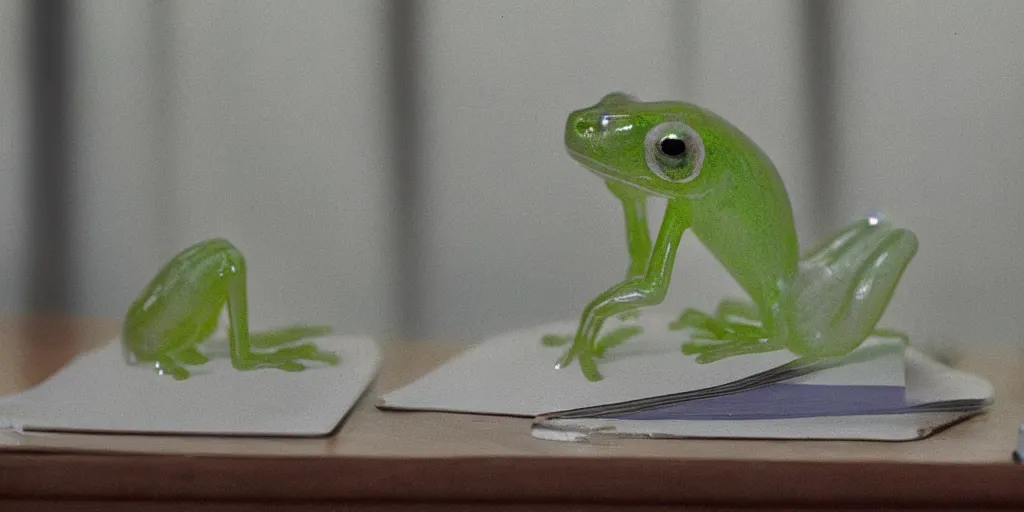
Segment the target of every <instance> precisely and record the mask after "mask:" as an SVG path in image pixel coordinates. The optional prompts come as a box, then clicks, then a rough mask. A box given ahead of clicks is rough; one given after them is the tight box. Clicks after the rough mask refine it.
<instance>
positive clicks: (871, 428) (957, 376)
mask: <svg viewBox="0 0 1024 512" xmlns="http://www.w3.org/2000/svg"><path fill="white" fill-rule="evenodd" d="M671 320H672V318H671V317H667V316H663V315H651V314H648V315H645V316H644V317H641V319H639V320H635V321H631V322H630V323H629V324H630V325H641V326H642V327H643V329H644V331H643V333H642V334H641V335H639V336H637V337H635V338H633V339H631V340H630V341H628V342H627V343H625V344H623V345H619V346H617V347H615V348H613V349H612V350H610V351H609V352H608V353H607V354H606V356H605V358H603V359H601V360H599V369H600V370H601V373H602V374H603V376H604V379H603V380H601V381H598V382H590V381H588V380H586V379H585V378H584V377H583V375H582V373H581V372H580V369H579V367H578V365H575V364H574V365H572V366H570V367H568V368H565V369H561V370H559V369H555V367H554V364H555V361H556V360H557V359H558V356H559V355H561V354H562V352H563V351H564V350H565V347H545V346H543V345H541V343H540V339H541V337H543V336H544V335H546V334H564V333H571V332H572V331H573V327H574V326H575V320H565V321H561V322H553V323H550V324H546V325H541V326H537V327H531V328H526V329H519V330H515V331H511V332H507V333H503V334H500V335H497V336H494V337H492V338H490V339H487V340H484V341H483V342H481V343H479V344H477V345H476V346H473V347H471V348H470V349H469V350H467V351H466V352H464V353H463V354H460V355H459V356H457V357H456V358H454V359H452V360H451V361H448V362H447V363H445V364H443V365H441V366H439V367H438V368H436V369H435V370H433V371H432V372H430V373H428V374H426V375H424V376H423V377H421V378H419V379H417V380H416V381H414V382H412V383H410V384H408V385H407V386H405V387H403V388H400V389H398V390H395V391H392V392H390V393H387V394H385V395H383V396H382V397H381V399H380V401H379V403H378V407H380V408H382V409H394V410H432V411H447V412H456V413H474V414H498V415H512V416H526V417H533V418H535V420H534V427H533V434H534V435H535V436H536V437H541V438H545V439H559V440H575V441H579V440H583V439H587V438H589V437H592V436H595V435H601V436H632V437H635V436H640V437H728V438H735V437H745V438H772V439H792V438H824V439H840V438H843V439H877V440H894V439H912V438H919V437H923V436H926V435H929V434H930V433H932V432H934V431H936V430H938V429H940V428H943V427H945V426H948V425H950V424H952V423H954V422H956V421H958V420H960V419H962V418H964V417H969V416H971V415H974V414H977V413H978V412H981V411H982V410H983V409H984V407H986V406H987V405H989V404H991V402H992V399H993V396H992V395H993V391H992V387H991V385H990V384H989V383H988V382H986V381H985V380H984V379H981V378H979V377H976V376H973V375H968V374H965V373H962V372H957V371H953V370H951V369H949V368H947V367H945V366H943V365H941V364H939V363H938V362H936V361H934V360H932V359H930V358H928V357H927V356H925V355H924V354H923V353H921V352H919V351H917V350H914V349H905V347H904V345H903V344H902V343H901V342H899V341H898V340H894V339H885V338H872V339H869V340H868V341H867V342H865V343H864V344H863V345H862V346H861V347H860V348H859V349H858V350H856V351H854V352H853V353H851V354H849V355H848V356H846V357H843V358H836V359H832V360H825V361H809V360H806V359H802V358H800V357H798V356H796V355H794V354H792V353H790V352H788V351H785V350H781V351H776V352H768V353H763V354H749V355H743V356H736V357H732V358H727V359H723V360H721V361H718V362H714V363H710V364H697V363H696V362H695V361H694V359H693V357H692V356H686V355H684V354H682V352H681V350H680V346H681V344H682V343H683V341H685V339H686V333H684V332H677V331H671V330H669V329H668V324H669V323H670V321H671ZM619 325H625V324H620V323H619V322H618V321H617V320H616V321H611V322H609V325H608V327H607V329H608V330H610V329H614V328H615V327H617V326H619Z"/></svg>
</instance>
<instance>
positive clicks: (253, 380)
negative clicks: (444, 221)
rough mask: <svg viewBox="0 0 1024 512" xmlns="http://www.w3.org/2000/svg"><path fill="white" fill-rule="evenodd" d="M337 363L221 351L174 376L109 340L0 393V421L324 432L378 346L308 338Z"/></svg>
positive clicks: (57, 428) (362, 385) (374, 362)
mask: <svg viewBox="0 0 1024 512" xmlns="http://www.w3.org/2000/svg"><path fill="white" fill-rule="evenodd" d="M308 341H311V342H314V343H316V344H317V345H319V346H320V347H322V348H324V349H326V350H333V351H335V352H336V353H337V354H338V355H339V356H340V357H341V362H340V363H339V364H338V365H337V366H327V365H323V364H320V365H319V366H313V364H317V363H313V364H311V365H310V367H309V368H307V369H306V370H305V371H301V372H286V371H281V370H277V369H258V370H249V371H238V370H235V369H234V368H232V367H231V361H230V360H229V359H227V358H226V357H218V358H215V359H212V360H211V361H210V362H208V363H206V364H204V365H202V366H195V367H189V370H190V371H191V372H192V376H191V377H190V378H188V379H185V380H182V381H175V380H174V379H172V378H171V377H169V376H162V375H157V374H156V373H155V372H154V371H153V369H152V367H149V366H144V365H138V366H129V365H128V364H126V363H125V361H124V359H123V357H122V349H121V342H120V340H118V339H115V340H113V341H111V342H110V343H108V344H106V345H104V346H103V347H101V348H99V349H96V350H93V351H90V352H86V353H83V354H81V355H79V356H78V357H77V358H75V359H74V360H73V361H72V362H71V363H69V364H68V365H67V366H65V367H64V368H63V369H61V370H60V371H59V372H57V373H56V374H54V375H53V376H52V377H50V378H49V379H47V380H46V381H44V382H43V383H41V384H40V385H38V386H36V387H35V388H32V389H30V390H27V391H25V392H23V393H21V394H18V395H14V396H11V397H5V398H4V400H2V401H0V427H6V428H11V429H15V430H19V431H24V432H31V431H51V432H95V433H148V434H205V435H258V436H322V435H327V434H330V433H331V432H332V431H333V430H334V429H335V428H336V427H337V426H338V425H339V423H340V422H341V420H342V419H343V418H344V417H345V415H346V414H347V413H348V411H349V410H350V409H351V408H352V407H353V406H354V405H355V404H356V402H357V401H358V400H359V398H360V397H361V396H362V394H363V393H364V392H365V391H366V389H367V388H368V387H369V385H370V383H371V382H372V381H373V379H374V377H375V376H376V374H377V371H378V369H379V367H380V363H381V354H380V351H379V347H378V346H377V344H376V342H375V341H374V340H372V339H369V338H364V337H339V336H325V337H322V338H312V339H310V340H308Z"/></svg>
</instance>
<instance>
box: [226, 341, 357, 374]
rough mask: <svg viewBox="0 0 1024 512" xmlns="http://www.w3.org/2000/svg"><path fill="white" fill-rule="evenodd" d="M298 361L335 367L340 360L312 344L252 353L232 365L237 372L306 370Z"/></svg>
mask: <svg viewBox="0 0 1024 512" xmlns="http://www.w3.org/2000/svg"><path fill="white" fill-rule="evenodd" d="M300 361H318V362H322V363H327V364H328V365H332V366H333V365H336V364H338V363H339V362H340V361H341V359H340V358H339V357H338V356H337V354H335V353H333V352H329V351H325V350H321V349H320V348H319V347H317V346H316V345H314V344H312V343H307V344H304V345H299V346H296V347H288V348H282V349H280V350H277V351H274V352H269V353H253V354H249V355H247V356H244V357H242V358H240V359H239V360H237V361H236V360H233V361H232V365H233V366H234V367H235V368H237V369H239V370H255V369H259V368H277V369H279V370H284V371H288V372H297V371H302V370H305V369H306V365H305V364H303V363H302V362H300Z"/></svg>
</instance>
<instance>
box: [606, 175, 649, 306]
mask: <svg viewBox="0 0 1024 512" xmlns="http://www.w3.org/2000/svg"><path fill="white" fill-rule="evenodd" d="M605 185H606V186H607V187H608V190H609V191H611V193H612V195H614V196H615V197H616V199H618V200H619V202H620V203H621V204H622V214H623V217H624V218H625V221H626V222H625V224H626V249H627V250H628V252H629V267H628V268H627V269H626V279H627V280H629V279H637V278H640V277H643V275H644V273H645V272H646V271H647V264H648V263H649V262H650V260H651V234H650V231H649V230H648V228H647V193H646V192H644V191H642V190H640V189H638V188H635V187H632V186H630V185H627V184H625V183H621V182H618V181H615V180H605ZM637 316H639V310H636V309H634V310H632V311H627V312H625V313H622V314H621V315H620V316H619V318H620V319H622V320H628V319H630V318H635V317H637Z"/></svg>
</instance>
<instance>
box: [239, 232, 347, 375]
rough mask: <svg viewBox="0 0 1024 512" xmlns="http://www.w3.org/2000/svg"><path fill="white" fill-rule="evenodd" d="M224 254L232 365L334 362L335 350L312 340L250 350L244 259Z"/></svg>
mask: <svg viewBox="0 0 1024 512" xmlns="http://www.w3.org/2000/svg"><path fill="white" fill-rule="evenodd" d="M225 255H226V258H227V262H226V265H225V268H224V273H225V285H226V288H227V290H226V291H227V307H228V320H229V331H230V333H229V342H230V346H231V365H232V366H234V367H235V368H236V369H238V370H252V369H257V368H278V369H281V370H285V371H299V370H303V369H305V367H306V366H305V365H304V364H303V363H301V362H300V361H301V360H307V361H322V362H325V363H328V364H337V363H338V357H337V356H336V355H335V354H333V353H331V352H327V351H323V350H320V349H319V348H318V347H317V346H316V345H314V344H312V343H306V344H303V345H299V346H296V347H288V348H282V349H279V350H277V351H274V352H268V353H258V352H253V350H252V349H253V345H252V342H251V340H250V336H249V317H248V301H247V298H246V293H247V292H246V278H247V273H246V266H245V259H244V258H243V257H242V253H240V252H238V251H236V250H230V251H227V252H226V253H225Z"/></svg>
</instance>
